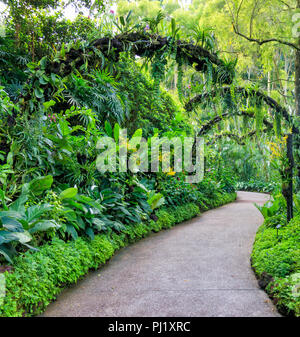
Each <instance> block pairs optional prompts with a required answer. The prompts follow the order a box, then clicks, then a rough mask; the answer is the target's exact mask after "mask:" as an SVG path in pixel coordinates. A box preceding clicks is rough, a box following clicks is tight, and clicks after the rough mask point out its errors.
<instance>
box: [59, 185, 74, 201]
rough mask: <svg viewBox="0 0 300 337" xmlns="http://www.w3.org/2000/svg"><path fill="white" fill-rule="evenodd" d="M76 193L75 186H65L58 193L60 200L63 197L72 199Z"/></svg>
mask: <svg viewBox="0 0 300 337" xmlns="http://www.w3.org/2000/svg"><path fill="white" fill-rule="evenodd" d="M77 193H78V189H77V188H75V187H71V188H67V189H66V190H64V191H62V192H61V193H60V195H59V197H60V199H61V200H64V199H72V198H74V197H75V196H76V195H77Z"/></svg>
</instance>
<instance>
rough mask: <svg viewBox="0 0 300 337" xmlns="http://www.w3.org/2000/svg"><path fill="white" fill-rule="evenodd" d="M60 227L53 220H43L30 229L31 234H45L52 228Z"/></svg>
mask: <svg viewBox="0 0 300 337" xmlns="http://www.w3.org/2000/svg"><path fill="white" fill-rule="evenodd" d="M59 227H60V226H59V225H58V224H57V223H56V222H55V221H53V220H42V221H39V222H38V223H36V224H35V225H34V226H33V227H32V228H30V229H29V233H31V234H33V233H36V232H44V231H47V230H48V229H50V228H59Z"/></svg>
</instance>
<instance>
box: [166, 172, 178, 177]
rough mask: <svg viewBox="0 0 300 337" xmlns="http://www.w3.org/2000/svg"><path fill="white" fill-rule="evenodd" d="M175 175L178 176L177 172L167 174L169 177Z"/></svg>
mask: <svg viewBox="0 0 300 337" xmlns="http://www.w3.org/2000/svg"><path fill="white" fill-rule="evenodd" d="M175 174H176V172H175V171H170V172H168V173H167V175H168V176H174V175H175Z"/></svg>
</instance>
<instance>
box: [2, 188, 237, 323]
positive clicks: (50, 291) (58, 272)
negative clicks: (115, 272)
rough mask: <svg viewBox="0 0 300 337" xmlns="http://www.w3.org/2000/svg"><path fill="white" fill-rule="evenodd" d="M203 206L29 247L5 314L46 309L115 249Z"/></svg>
mask: <svg viewBox="0 0 300 337" xmlns="http://www.w3.org/2000/svg"><path fill="white" fill-rule="evenodd" d="M235 198H236V194H235V193H231V194H228V195H223V197H222V198H221V199H220V200H222V201H219V202H220V203H221V202H222V203H223V204H224V203H226V202H229V201H233V200H234V199H235ZM199 213H200V212H199V207H198V206H197V205H195V204H192V203H191V204H187V205H184V206H179V207H176V208H165V209H161V210H159V211H158V212H157V216H158V221H157V222H154V221H151V222H150V223H148V224H146V223H141V224H139V225H136V226H126V227H125V230H124V231H123V232H122V233H120V234H116V233H111V234H110V235H104V234H99V235H97V236H96V237H95V239H94V240H93V241H87V240H86V239H83V238H78V239H77V240H75V241H69V242H64V241H62V240H59V239H57V238H55V239H53V240H52V242H50V243H48V244H46V245H44V246H42V247H41V248H40V249H39V251H37V252H33V251H27V252H26V253H25V254H24V255H23V256H19V257H17V258H16V259H15V261H14V262H15V263H14V271H13V272H12V273H8V272H6V273H5V276H6V296H5V298H4V303H3V305H2V306H1V308H0V316H1V317H19V316H33V315H37V314H40V313H42V312H43V311H44V310H45V308H46V306H47V305H48V304H49V303H50V302H52V301H53V300H54V299H55V298H56V297H57V295H58V294H59V293H60V292H61V290H62V289H63V288H65V287H66V286H68V285H71V284H73V283H75V282H77V280H78V279H79V278H81V277H83V276H84V275H85V274H87V272H88V271H89V270H90V269H96V268H98V267H99V266H101V265H103V264H104V263H105V262H106V261H107V260H109V259H110V258H111V257H112V255H113V254H114V252H115V251H116V250H117V249H119V248H121V247H124V246H126V245H128V244H130V243H132V242H135V241H137V240H139V239H141V238H143V237H145V236H147V235H148V234H150V233H151V232H152V231H155V232H157V231H160V230H161V229H165V228H170V227H172V226H174V225H175V224H176V223H179V222H182V221H184V220H188V219H190V218H192V217H194V216H196V215H198V214H199Z"/></svg>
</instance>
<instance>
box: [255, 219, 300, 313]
mask: <svg viewBox="0 0 300 337" xmlns="http://www.w3.org/2000/svg"><path fill="white" fill-rule="evenodd" d="M251 260H252V267H253V269H254V271H255V272H256V274H257V276H258V278H259V279H260V284H261V286H262V287H263V288H265V290H266V291H267V293H268V294H269V295H270V297H271V298H272V299H273V300H274V303H275V304H276V305H277V307H278V310H279V311H280V312H281V313H283V314H287V315H296V316H300V216H297V217H295V218H294V219H293V220H292V221H291V222H290V223H289V224H287V225H286V226H283V227H281V228H280V229H279V230H278V233H277V229H276V228H268V227H267V223H266V222H265V223H264V224H263V225H262V226H261V227H260V228H259V230H258V232H257V234H256V239H255V242H254V246H253V252H252V257H251Z"/></svg>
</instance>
